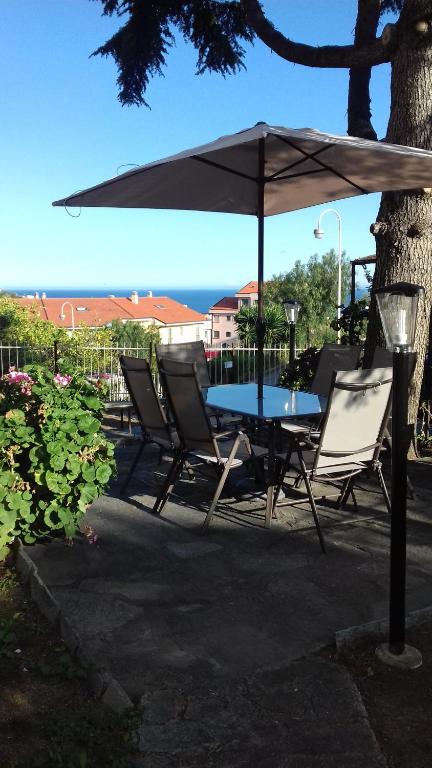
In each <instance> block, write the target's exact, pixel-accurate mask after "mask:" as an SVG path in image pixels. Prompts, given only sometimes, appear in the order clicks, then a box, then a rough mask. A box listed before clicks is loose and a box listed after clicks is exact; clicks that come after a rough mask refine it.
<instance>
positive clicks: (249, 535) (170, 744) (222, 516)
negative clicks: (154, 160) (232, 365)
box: [27, 441, 432, 768]
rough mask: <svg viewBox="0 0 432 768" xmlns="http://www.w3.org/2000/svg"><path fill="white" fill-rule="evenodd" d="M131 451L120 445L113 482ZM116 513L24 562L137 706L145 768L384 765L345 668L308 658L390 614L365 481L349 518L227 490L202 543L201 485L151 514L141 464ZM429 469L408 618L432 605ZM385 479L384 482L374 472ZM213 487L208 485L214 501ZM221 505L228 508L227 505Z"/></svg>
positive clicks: (420, 494)
mask: <svg viewBox="0 0 432 768" xmlns="http://www.w3.org/2000/svg"><path fill="white" fill-rule="evenodd" d="M135 450H136V444H134V443H133V441H125V443H124V444H119V446H118V449H117V453H118V467H119V477H121V476H122V475H123V476H124V472H125V471H126V467H127V466H128V463H129V462H130V460H131V458H132V456H133V454H134V451H135ZM144 457H145V458H144V460H143V462H142V464H141V465H140V468H139V470H138V471H137V473H136V475H135V477H134V479H133V480H132V482H131V485H130V488H129V493H130V494H131V495H130V496H129V498H128V499H127V500H126V499H120V498H119V497H118V488H119V485H120V483H119V481H116V483H113V485H112V487H111V489H110V492H109V493H108V494H107V495H105V496H104V497H102V498H101V499H99V500H98V502H97V503H96V504H95V505H93V507H92V508H91V509H90V510H89V512H88V523H89V524H90V525H91V526H92V527H93V528H94V529H95V531H96V533H97V535H98V541H97V543H96V544H93V545H89V543H88V540H87V539H86V538H85V537H78V538H77V539H76V541H75V544H74V546H73V547H67V546H65V545H64V544H63V543H61V542H53V543H51V544H48V545H43V544H38V545H36V546H34V547H31V548H28V549H27V553H28V554H29V555H30V557H31V558H32V559H33V561H34V562H35V564H36V565H37V568H38V570H39V574H40V576H41V578H42V579H43V581H44V582H45V583H46V584H47V586H48V587H49V589H50V590H51V592H52V593H53V595H54V597H55V598H56V600H57V601H58V602H59V604H60V606H61V608H62V610H63V613H64V615H65V616H66V617H67V618H68V619H69V621H70V623H71V624H72V626H73V628H74V629H75V630H76V632H77V633H78V634H79V636H80V638H81V642H82V645H83V648H84V649H85V652H86V654H87V656H88V657H89V658H90V659H91V660H92V661H93V662H94V663H95V665H97V666H99V667H101V666H102V667H104V668H106V669H107V670H109V671H110V672H111V673H112V674H113V676H114V677H115V678H116V680H117V681H118V682H119V683H120V685H121V686H122V687H123V689H124V690H125V691H126V692H127V694H128V695H129V696H130V697H131V699H132V700H133V701H137V702H140V703H141V705H142V706H143V725H142V727H141V731H140V734H141V751H142V759H141V760H140V761H139V762H138V763H137V766H138V765H139V766H142V767H143V768H144V767H145V768H159V766H161V767H162V766H167V768H168V767H169V768H171V767H173V768H177V767H178V768H180V767H186V766H194V767H195V766H196V767H197V768H198V766H199V767H200V768H204V766H205V768H207V766H218V767H222V766H223V767H225V766H226V768H237V767H238V768H240V766H260V768H270V767H271V768H294V767H295V768H315V767H316V768H318V766H320V768H324V767H325V768H333V766H338V768H345V766H347V767H348V766H350V768H360V766H362V768H364V766H366V765H367V766H368V768H373V767H374V766H384V765H385V762H384V759H383V758H382V756H381V754H380V752H379V749H378V747H377V745H376V743H375V740H374V736H373V733H372V731H371V729H370V727H369V723H368V720H367V717H366V713H365V710H364V707H363V704H362V702H361V699H360V696H359V694H358V692H357V689H356V688H355V686H354V684H353V683H352V681H351V678H350V677H349V675H348V673H347V672H346V670H345V669H344V668H343V667H340V666H338V665H336V664H334V663H331V662H329V661H328V660H327V659H326V658H325V656H323V655H320V654H319V653H318V652H319V651H320V650H321V649H323V648H324V647H326V646H329V645H330V644H332V643H333V642H334V638H335V632H337V631H339V630H343V629H345V628H348V627H351V626H355V625H360V624H363V623H365V622H370V621H373V620H376V619H383V618H385V617H386V616H387V612H388V583H389V576H388V573H389V519H388V516H387V513H386V511H385V505H384V503H383V499H382V496H381V493H380V491H379V488H378V485H377V483H376V480H375V478H370V479H367V481H366V482H365V481H362V482H361V489H360V490H359V492H358V502H359V509H358V511H357V513H354V510H353V508H352V507H350V506H348V508H347V509H346V510H344V511H336V510H334V509H332V508H331V507H330V506H326V507H324V506H323V507H321V508H320V518H321V521H322V526H323V530H324V534H325V538H326V544H327V554H326V555H323V554H322V553H321V550H320V546H319V542H318V538H317V535H316V532H315V527H314V525H313V520H312V516H311V513H310V511H309V508H308V505H307V504H303V505H301V504H300V505H298V506H296V507H283V506H282V507H281V508H280V509H279V518H278V519H277V520H275V521H274V522H273V525H272V527H271V529H269V530H265V529H264V527H263V523H264V510H263V502H262V501H261V502H257V501H240V502H239V501H236V499H235V498H234V497H233V495H232V488H231V492H230V489H227V495H226V496H225V497H224V498H223V499H222V502H221V505H220V513H219V514H218V515H217V516H216V517H215V519H214V522H213V523H212V526H211V528H210V530H209V531H208V533H207V534H206V535H205V536H202V535H200V533H199V527H200V524H201V523H202V521H203V520H204V512H203V511H202V510H199V509H197V508H196V505H199V504H201V503H203V504H204V505H205V503H206V501H208V500H209V498H210V493H209V492H210V488H209V487H208V483H207V482H206V481H204V480H197V481H196V482H191V481H190V480H188V479H186V476H185V478H184V479H182V480H181V482H179V483H178V486H177V487H176V489H175V490H176V492H175V495H173V497H172V499H171V501H170V502H169V503H168V504H167V506H166V508H165V510H164V513H163V515H162V516H161V517H155V516H154V515H152V514H151V507H152V504H153V502H154V498H155V494H156V491H157V488H158V486H159V484H160V482H161V479H162V478H163V476H164V474H165V472H166V470H167V466H168V464H167V463H163V464H162V465H160V466H159V465H158V464H157V452H156V451H154V450H152V449H151V448H148V450H147V453H145V454H144ZM431 467H432V465H431V464H428V463H425V462H414V463H412V465H411V466H410V476H411V479H412V481H413V483H414V486H415V488H416V498H415V499H414V500H409V526H408V552H407V574H408V575H407V610H408V611H414V610H416V609H420V608H424V607H428V606H430V605H432V578H431V577H432V558H431V556H430V551H431V545H432V510H431V501H432V472H431ZM387 476H388V472H387ZM212 487H213V485H212ZM230 493H231V495H230Z"/></svg>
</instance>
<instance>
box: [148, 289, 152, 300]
mask: <svg viewBox="0 0 432 768" xmlns="http://www.w3.org/2000/svg"><path fill="white" fill-rule="evenodd" d="M147 296H148V298H149V299H151V297H152V296H153V291H147Z"/></svg>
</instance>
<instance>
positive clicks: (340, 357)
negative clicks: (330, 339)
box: [310, 344, 361, 397]
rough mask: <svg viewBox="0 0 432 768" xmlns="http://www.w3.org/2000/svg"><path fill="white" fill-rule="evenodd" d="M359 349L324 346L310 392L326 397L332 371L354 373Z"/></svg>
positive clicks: (341, 345) (346, 346)
mask: <svg viewBox="0 0 432 768" xmlns="http://www.w3.org/2000/svg"><path fill="white" fill-rule="evenodd" d="M360 353H361V347H354V346H350V345H344V344H324V346H323V348H322V350H321V354H320V356H319V360H318V367H317V369H316V372H315V376H314V378H313V381H312V384H311V387H310V391H311V392H314V393H315V394H316V395H324V397H328V394H329V392H330V385H331V382H332V376H333V373H334V371H354V370H355V369H356V368H357V366H358V364H359V360H360Z"/></svg>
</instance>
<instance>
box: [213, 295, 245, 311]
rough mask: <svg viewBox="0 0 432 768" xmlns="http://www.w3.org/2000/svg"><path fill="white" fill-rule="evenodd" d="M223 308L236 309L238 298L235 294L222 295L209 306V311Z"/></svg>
mask: <svg viewBox="0 0 432 768" xmlns="http://www.w3.org/2000/svg"><path fill="white" fill-rule="evenodd" d="M214 309H216V310H224V309H230V310H231V311H232V310H234V309H235V310H236V311H237V310H238V299H236V297H235V296H224V297H223V299H220V300H219V301H217V302H216V304H213V306H212V307H210V310H209V311H210V312H213V310H214Z"/></svg>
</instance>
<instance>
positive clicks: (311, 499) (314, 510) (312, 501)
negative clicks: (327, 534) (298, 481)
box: [300, 459, 326, 554]
mask: <svg viewBox="0 0 432 768" xmlns="http://www.w3.org/2000/svg"><path fill="white" fill-rule="evenodd" d="M300 462H301V463H303V467H302V469H303V479H304V481H305V485H306V490H307V495H308V497H309V503H310V505H311V509H312V515H313V518H314V521H315V527H316V529H317V533H318V538H319V542H320V544H321V549H322V551H323V553H324V554H325V552H326V548H325V543H324V536H323V533H322V530H321V526H320V524H319V520H318V512H317V508H316V504H315V499H314V495H313V492H312V485H311V481H310V479H309V476H308V474H307V470H306V466H305V464H304V462H303V461H302V459H300Z"/></svg>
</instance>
